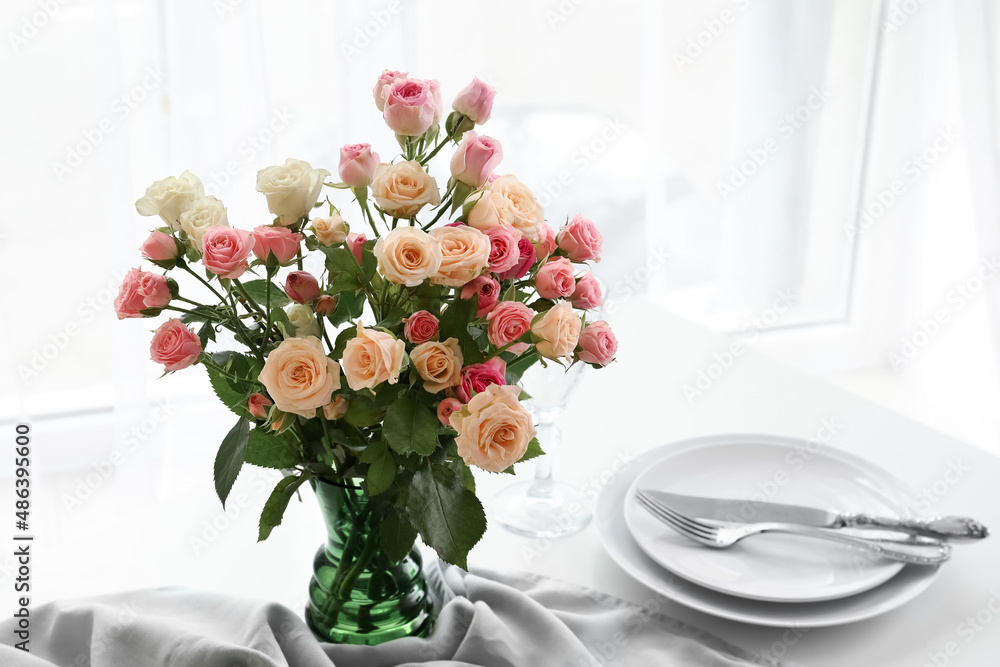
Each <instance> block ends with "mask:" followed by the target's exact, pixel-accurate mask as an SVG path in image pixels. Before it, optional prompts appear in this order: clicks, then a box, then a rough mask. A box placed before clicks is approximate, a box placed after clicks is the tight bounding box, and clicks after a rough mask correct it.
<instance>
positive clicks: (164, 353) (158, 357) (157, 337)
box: [149, 318, 201, 371]
mask: <svg viewBox="0 0 1000 667" xmlns="http://www.w3.org/2000/svg"><path fill="white" fill-rule="evenodd" d="M149 355H150V357H151V358H152V359H153V361H155V362H156V363H158V364H163V366H164V368H166V369H167V370H168V371H179V370H181V369H182V368H187V367H188V366H190V365H191V364H193V363H194V362H196V361H197V360H198V357H199V356H200V355H201V339H200V338H198V335H197V334H196V333H195V332H194V331H192V330H191V329H189V328H187V327H186V326H184V323H183V322H181V321H180V320H178V319H177V318H172V319H169V320H167V321H166V322H164V323H163V324H161V325H160V328H159V329H157V330H156V332H155V333H154V334H153V340H152V342H151V343H150V344H149Z"/></svg>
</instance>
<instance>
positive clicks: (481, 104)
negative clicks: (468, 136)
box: [451, 77, 497, 125]
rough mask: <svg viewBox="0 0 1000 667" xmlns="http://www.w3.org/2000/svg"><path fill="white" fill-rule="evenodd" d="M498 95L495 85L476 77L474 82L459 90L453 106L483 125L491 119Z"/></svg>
mask: <svg viewBox="0 0 1000 667" xmlns="http://www.w3.org/2000/svg"><path fill="white" fill-rule="evenodd" d="M496 95H497V91H496V90H494V89H493V86H491V85H489V84H488V83H486V82H485V81H483V80H482V79H480V78H479V77H476V78H475V79H473V80H472V83H470V84H469V85H467V86H466V87H465V88H463V89H462V90H460V91H458V95H456V96H455V101H454V102H452V103H451V107H452V108H453V109H454V110H455V111H457V112H458V113H460V114H462V115H463V116H466V117H467V118H469V120H471V121H472V122H474V123H476V124H477V125H482V124H483V123H485V122H486V121H488V120H489V119H490V112H492V111H493V100H494V98H495V97H496Z"/></svg>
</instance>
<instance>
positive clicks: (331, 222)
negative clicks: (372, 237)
mask: <svg viewBox="0 0 1000 667" xmlns="http://www.w3.org/2000/svg"><path fill="white" fill-rule="evenodd" d="M311 222H312V230H313V233H314V234H316V240H317V241H319V242H320V243H321V244H323V245H336V244H338V243H343V242H344V239H346V238H347V233H348V232H349V231H351V230H350V228H349V227H348V226H347V221H346V220H344V218H343V217H342V216H341V215H340V214H339V213H337V212H336V211H334V212H333V213H332V214H331V215H329V216H324V217H317V218H313V219H312V221H311Z"/></svg>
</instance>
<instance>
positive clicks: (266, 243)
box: [253, 225, 304, 264]
mask: <svg viewBox="0 0 1000 667" xmlns="http://www.w3.org/2000/svg"><path fill="white" fill-rule="evenodd" d="M303 238H304V237H303V236H302V234H299V233H298V232H293V231H291V230H290V229H288V228H286V227H270V226H268V225H261V226H260V227H254V229H253V254H255V255H257V258H258V259H260V260H261V261H262V262H266V261H267V258H268V257H269V256H270V254H271V253H274V257H275V258H276V259H277V260H278V264H288V263H289V262H291V261H292V260H293V259H295V256H296V255H297V254H298V252H299V243H301V242H302V239H303Z"/></svg>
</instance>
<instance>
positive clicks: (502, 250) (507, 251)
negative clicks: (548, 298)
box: [483, 224, 530, 274]
mask: <svg viewBox="0 0 1000 667" xmlns="http://www.w3.org/2000/svg"><path fill="white" fill-rule="evenodd" d="M483 233H484V234H486V238H488V239H489V240H490V271H492V272H493V273H500V274H503V273H507V272H508V271H510V270H511V269H513V268H514V267H515V266H517V265H518V263H519V262H520V261H521V250H520V242H521V239H522V238H524V237H523V236H521V232H519V231H517V230H516V229H514V228H513V227H511V226H510V225H508V224H502V225H497V226H496V227H490V228H488V229H486V230H485V231H484V232H483ZM529 245H530V243H529Z"/></svg>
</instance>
